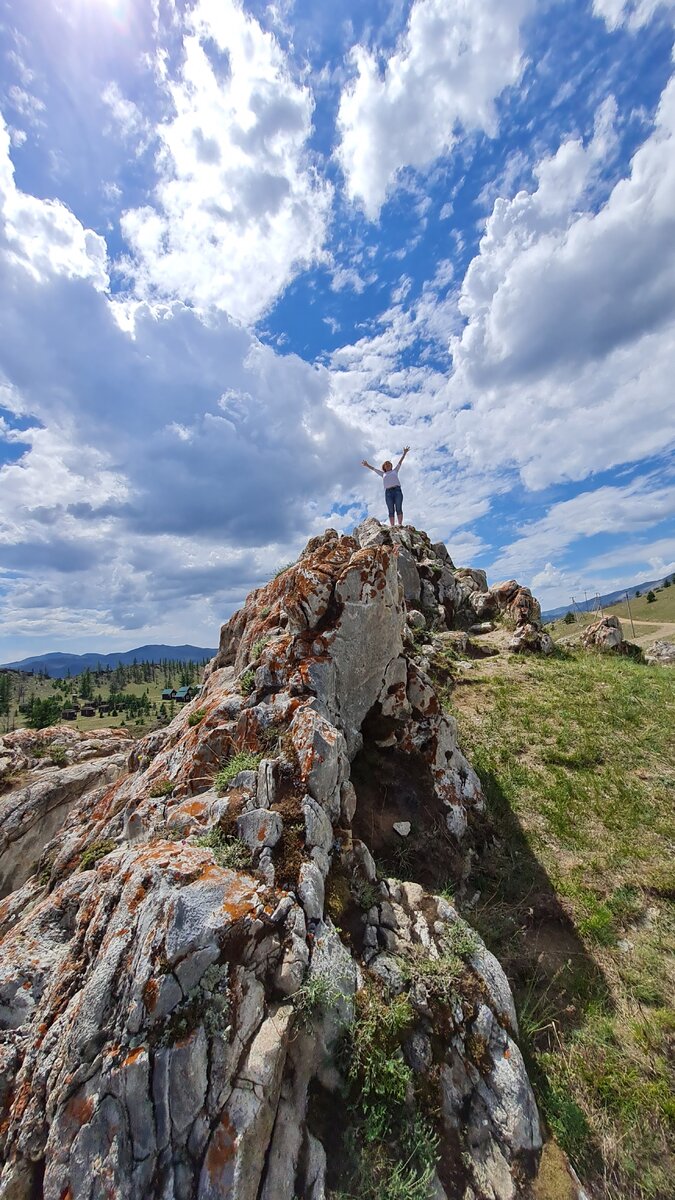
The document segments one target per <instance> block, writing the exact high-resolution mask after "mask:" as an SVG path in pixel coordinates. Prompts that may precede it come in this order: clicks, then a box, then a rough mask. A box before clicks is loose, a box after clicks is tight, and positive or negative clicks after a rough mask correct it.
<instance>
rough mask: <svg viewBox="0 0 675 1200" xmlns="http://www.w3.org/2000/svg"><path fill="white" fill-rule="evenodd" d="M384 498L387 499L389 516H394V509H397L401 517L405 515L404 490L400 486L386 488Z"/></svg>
mask: <svg viewBox="0 0 675 1200" xmlns="http://www.w3.org/2000/svg"><path fill="white" fill-rule="evenodd" d="M384 498H385V500H386V501H387V510H388V512H389V516H390V517H393V515H394V509H396V512H397V513H398V515H399V517H402V516H403V492H402V491H401V489H400V487H391V488H386V489H385V493H384Z"/></svg>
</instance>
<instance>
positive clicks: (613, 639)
mask: <svg viewBox="0 0 675 1200" xmlns="http://www.w3.org/2000/svg"><path fill="white" fill-rule="evenodd" d="M623 640H624V639H623V628H622V625H621V622H620V620H619V618H618V617H614V616H607V617H601V618H600V620H599V621H594V622H593V624H592V625H589V626H588V627H587V628H586V629H585V630H584V632H583V633H582V635H581V644H582V646H593V647H595V649H597V650H616V649H618V647H619V646H620V645H621V643H622V642H623Z"/></svg>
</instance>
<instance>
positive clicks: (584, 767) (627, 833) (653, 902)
mask: <svg viewBox="0 0 675 1200" xmlns="http://www.w3.org/2000/svg"><path fill="white" fill-rule="evenodd" d="M671 590H675V589H671ZM489 640H490V639H488V641H489ZM450 710H451V711H452V712H453V714H454V715H455V716H456V717H457V719H458V722H459V729H460V742H461V745H462V748H463V750H464V751H465V753H466V754H467V756H468V757H469V758H470V760H471V761H472V762H473V764H474V766H475V767H476V769H477V771H478V774H479V776H480V778H481V781H482V783H483V787H484V789H485V793H486V796H487V798H488V805H489V809H490V812H491V815H492V817H493V820H494V822H495V824H496V825H497V826H498V827H499V829H500V838H499V841H498V842H496V843H495V844H494V845H493V846H492V847H490V848H489V849H488V851H487V852H486V853H485V854H484V855H483V856H482V858H481V859H480V860H479V861H477V862H476V863H475V865H474V870H473V872H472V876H471V881H470V882H471V886H475V888H476V889H477V895H476V897H475V902H473V903H472V904H471V905H470V907H469V908H468V909H467V910H465V915H466V916H467V918H468V919H470V920H471V921H472V923H473V924H474V925H475V926H476V927H477V928H478V930H479V931H480V932H481V933H482V935H483V936H484V938H485V940H486V942H487V944H488V946H489V947H490V948H491V949H492V950H493V951H494V953H495V954H496V955H497V956H498V957H499V959H500V961H501V962H502V963H503V965H504V967H505V969H506V972H507V974H508V976H509V980H510V982H511V984H512V986H513V988H514V992H515V996H516V1003H517V1005H518V1009H519V1012H520V1017H521V1029H522V1031H523V1034H524V1036H525V1039H526V1058H527V1061H528V1064H529V1066H530V1070H531V1073H532V1078H533V1080H534V1083H535V1090H536V1093H537V1098H538V1100H539V1103H540V1104H541V1107H542V1110H543V1112H544V1113H545V1115H546V1117H547V1120H548V1121H549V1123H550V1125H551V1127H552V1129H553V1130H554V1131H555V1134H556V1136H557V1137H558V1139H559V1141H560V1143H561V1145H562V1146H563V1147H564V1148H565V1149H566V1150H567V1151H568V1153H569V1154H570V1156H571V1158H572V1161H573V1162H574V1164H575V1166H576V1167H577V1170H578V1171H579V1172H580V1174H581V1175H582V1177H583V1179H584V1181H585V1183H586V1184H587V1185H589V1186H590V1187H591V1188H592V1191H591V1194H592V1195H593V1196H599V1197H603V1198H608V1200H609V1198H611V1200H638V1198H639V1200H647V1198H653V1197H662V1198H664V1200H665V1197H666V1196H668V1195H669V1192H670V1187H671V1181H672V1177H673V1175H672V1173H673V1167H674V1161H673V1143H672V1127H671V1121H672V1117H673V1093H672V1075H671V1066H672V1063H671V1052H672V1039H673V1035H674V1034H675V1009H674V1008H673V1004H672V998H673V995H675V957H674V954H675V907H674V905H673V897H674V896H675V873H674V869H673V861H674V860H673V846H672V832H673V828H674V822H673V817H674V804H673V798H674V794H675V762H674V761H673V753H672V751H673V745H672V730H673V728H674V727H675V672H673V671H672V669H671V670H670V671H669V670H668V669H664V668H662V667H646V666H644V665H641V664H639V663H635V662H634V661H632V660H630V659H628V658H622V657H613V656H612V655H598V654H592V653H588V652H586V653H584V652H583V651H580V650H576V651H574V652H571V653H566V654H564V655H556V656H555V657H553V658H549V659H538V660H537V661H536V662H534V661H531V660H524V659H521V658H518V657H515V656H509V657H507V656H504V655H500V656H499V657H498V658H490V659H487V660H485V661H484V662H481V663H473V664H471V665H470V666H469V665H468V664H466V665H465V666H462V665H457V666H455V667H454V678H453V688H452V691H451V695H450Z"/></svg>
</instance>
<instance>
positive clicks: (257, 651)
mask: <svg viewBox="0 0 675 1200" xmlns="http://www.w3.org/2000/svg"><path fill="white" fill-rule="evenodd" d="M269 640H270V639H269V638H268V637H267V636H264V637H259V638H258V639H257V641H255V642H254V643H253V645H252V646H251V662H255V661H256V659H258V658H260V655H261V654H262V652H263V650H264V649H265V646H267V644H268V643H269Z"/></svg>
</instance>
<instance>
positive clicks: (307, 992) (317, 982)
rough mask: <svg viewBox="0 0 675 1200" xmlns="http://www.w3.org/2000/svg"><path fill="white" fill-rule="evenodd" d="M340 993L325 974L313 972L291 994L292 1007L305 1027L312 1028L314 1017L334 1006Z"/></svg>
mask: <svg viewBox="0 0 675 1200" xmlns="http://www.w3.org/2000/svg"><path fill="white" fill-rule="evenodd" d="M341 995H342V993H341V992H340V990H339V989H338V988H337V987H336V985H335V984H334V983H333V981H332V980H331V979H330V978H329V977H328V976H327V975H321V974H319V973H318V972H314V973H313V974H311V975H308V976H307V978H306V979H305V982H304V983H303V984H302V986H301V987H299V988H298V990H297V992H296V993H295V994H294V996H293V1008H294V1009H295V1012H296V1014H297V1017H298V1020H299V1021H300V1023H301V1025H304V1027H305V1029H312V1028H313V1026H314V1018H315V1017H322V1016H323V1015H324V1014H325V1013H327V1012H328V1011H329V1010H330V1009H331V1008H334V1007H335V1005H336V1004H337V1002H338V1000H339V999H340V997H341Z"/></svg>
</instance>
